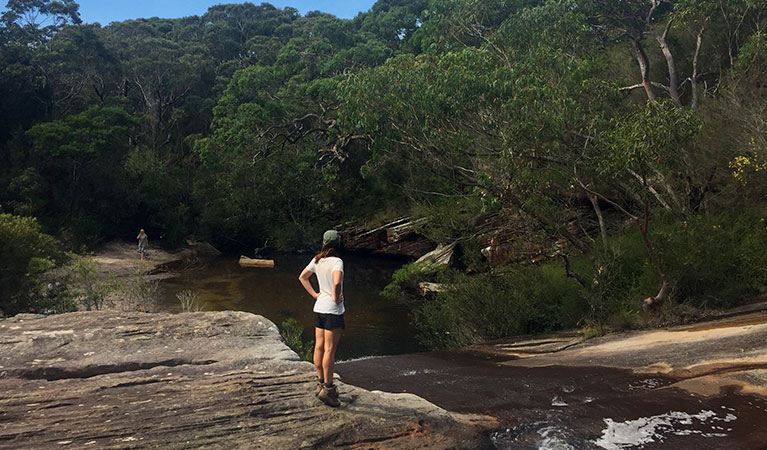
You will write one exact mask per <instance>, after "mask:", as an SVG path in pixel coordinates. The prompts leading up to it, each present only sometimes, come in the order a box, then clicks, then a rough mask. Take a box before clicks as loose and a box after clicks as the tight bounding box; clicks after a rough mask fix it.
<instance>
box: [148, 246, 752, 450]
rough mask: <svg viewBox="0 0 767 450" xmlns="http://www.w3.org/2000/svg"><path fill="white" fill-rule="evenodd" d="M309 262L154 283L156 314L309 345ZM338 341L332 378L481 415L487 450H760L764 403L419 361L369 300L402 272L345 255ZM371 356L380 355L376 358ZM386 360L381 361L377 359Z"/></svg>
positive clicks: (198, 273) (395, 314) (611, 376)
mask: <svg viewBox="0 0 767 450" xmlns="http://www.w3.org/2000/svg"><path fill="white" fill-rule="evenodd" d="M310 258H311V255H291V254H287V255H277V256H275V262H276V267H275V268H274V269H255V268H241V267H240V266H239V265H238V264H237V261H236V259H237V258H236V257H231V256H230V257H221V258H218V259H216V260H214V261H213V262H212V263H211V264H208V265H207V266H206V267H204V268H200V269H193V270H187V271H185V272H183V273H182V274H181V275H180V276H179V277H178V278H174V279H170V280H166V281H163V293H164V298H163V301H162V305H161V308H162V309H164V310H167V311H179V310H180V305H179V302H178V300H177V299H176V297H175V295H176V293H178V292H179V291H182V290H185V289H191V290H194V291H197V292H198V293H199V299H200V301H201V302H202V303H203V306H204V309H205V310H208V311H216V310H242V311H249V312H253V313H257V314H261V315H263V316H266V317H267V318H268V319H270V320H272V321H273V322H275V323H276V324H279V323H281V322H282V321H283V320H285V319H287V318H291V317H292V318H295V319H296V320H298V321H299V322H300V323H302V324H303V326H304V327H305V331H306V337H310V336H312V332H313V325H312V312H311V309H312V304H313V301H312V299H311V298H309V296H308V295H307V294H306V293H305V292H304V291H303V288H302V287H301V285H300V284H299V282H298V279H297V277H298V274H299V273H300V272H301V269H302V268H303V267H304V266H305V265H306V263H308V261H309V259H310ZM344 262H345V269H346V275H345V281H344V293H345V297H346V302H347V304H346V308H347V312H346V325H347V328H346V332H345V335H344V338H342V340H341V345H340V346H339V350H338V357H339V359H340V360H347V361H346V362H341V363H339V364H338V365H337V372H338V373H339V374H340V376H341V377H342V379H343V381H344V382H346V383H350V384H353V385H355V386H360V387H362V388H366V389H378V390H383V391H388V392H410V393H413V394H416V395H419V396H421V397H423V398H425V399H427V400H429V401H431V402H433V403H435V404H437V405H439V406H441V407H443V408H445V409H448V410H451V411H457V412H466V413H477V414H487V415H491V416H493V417H496V418H497V419H498V422H499V424H500V426H499V428H498V429H496V430H494V431H492V432H490V433H488V435H487V447H488V448H493V449H523V450H524V449H536V450H580V449H608V450H619V449H691V450H704V449H749V450H751V449H755V450H756V449H767V426H765V424H767V399H765V398H764V397H760V396H754V395H741V394H739V393H737V392H733V391H730V392H726V393H724V394H723V395H718V396H713V397H702V396H698V395H693V394H690V393H687V392H686V391H683V390H681V389H677V388H674V387H672V386H670V385H671V383H672V382H673V381H674V380H671V379H669V378H666V377H664V376H662V375H647V376H643V375H637V374H633V373H631V372H630V371H625V370H618V369H609V368H604V367H542V368H523V367H513V366H509V365H504V364H501V363H500V361H498V360H494V359H492V358H491V357H488V356H487V355H484V354H476V353H472V352H468V351H452V352H426V353H415V352H418V351H419V350H421V349H419V348H418V345H417V344H416V342H415V339H414V334H415V331H414V330H413V329H412V327H411V326H410V320H409V317H408V315H409V310H408V309H407V308H406V307H404V306H403V305H399V304H397V303H394V302H391V301H389V300H386V299H384V298H382V297H381V296H380V295H379V294H378V293H379V292H380V291H381V289H382V288H383V287H384V286H385V285H386V284H387V283H388V282H389V280H390V279H391V274H392V273H393V272H394V271H395V270H396V269H397V268H399V267H400V266H401V264H402V263H403V262H402V261H398V260H391V259H383V258H374V257H361V256H355V255H347V256H346V257H345V258H344ZM377 355H379V356H377ZM380 355H388V356H380Z"/></svg>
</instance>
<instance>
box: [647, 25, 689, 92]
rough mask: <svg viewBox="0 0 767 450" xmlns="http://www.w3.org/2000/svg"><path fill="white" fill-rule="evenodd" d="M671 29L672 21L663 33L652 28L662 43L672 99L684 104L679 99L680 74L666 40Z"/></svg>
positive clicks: (656, 37)
mask: <svg viewBox="0 0 767 450" xmlns="http://www.w3.org/2000/svg"><path fill="white" fill-rule="evenodd" d="M670 29H671V21H670V20H669V21H668V23H667V24H666V28H665V29H664V30H663V34H658V33H657V32H656V31H655V27H653V28H652V32H653V34H654V35H655V40H657V41H658V44H659V45H660V50H661V52H662V53H663V57H664V58H665V59H666V66H667V67H668V93H669V95H671V99H672V100H674V103H676V106H682V101H681V100H680V99H679V76H678V75H677V71H676V63H675V62H674V55H672V54H671V49H670V48H669V46H668V43H667V42H666V37H667V36H668V31H669V30H670Z"/></svg>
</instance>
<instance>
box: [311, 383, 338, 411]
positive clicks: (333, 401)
mask: <svg viewBox="0 0 767 450" xmlns="http://www.w3.org/2000/svg"><path fill="white" fill-rule="evenodd" d="M317 398H319V399H320V400H322V403H324V404H326V405H328V406H333V407H336V406H340V405H341V402H340V401H339V400H338V390H337V389H336V387H335V386H327V385H323V386H322V389H321V390H320V393H319V394H317Z"/></svg>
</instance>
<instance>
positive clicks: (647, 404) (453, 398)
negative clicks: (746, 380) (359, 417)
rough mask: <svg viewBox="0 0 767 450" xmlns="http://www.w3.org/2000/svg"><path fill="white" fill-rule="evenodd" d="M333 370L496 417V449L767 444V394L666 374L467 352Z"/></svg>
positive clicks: (369, 385) (756, 448) (693, 449)
mask: <svg viewBox="0 0 767 450" xmlns="http://www.w3.org/2000/svg"><path fill="white" fill-rule="evenodd" d="M383 368H385V369H383ZM336 370H337V371H338V373H339V374H340V376H341V378H342V380H343V381H344V382H346V383H349V384H352V385H355V386H360V387H362V388H365V389H378V390H382V391H387V392H409V393H412V394H416V395H418V396H420V397H423V398H425V399H426V400H429V401H431V402H432V403H435V404H436V405H439V406H441V407H443V408H445V409H447V410H451V411H458V412H466V413H475V414H486V415H490V416H493V417H496V418H497V419H498V422H499V424H500V426H499V428H498V429H497V430H494V431H492V432H491V433H489V434H488V441H489V448H496V449H520V450H526V449H536V450H580V449H609V450H620V449H648V450H649V449H682V450H684V449H689V450H705V449H733V450H735V449H749V450H752V449H753V450H760V449H767V398H765V397H761V396H758V395H741V394H739V393H737V392H735V391H733V390H732V389H730V390H729V391H726V392H723V393H721V394H720V395H715V396H712V397H704V396H699V395H694V394H690V393H689V392H686V391H683V390H681V389H677V388H674V387H672V386H670V385H671V384H672V383H673V382H674V380H672V379H670V378H668V377H664V376H663V375H655V374H653V375H641V374H639V375H638V374H634V373H632V372H631V371H628V370H620V369H611V368H605V367H559V366H551V367H539V368H526V367H517V366H509V365H505V364H501V363H500V362H499V361H496V360H493V359H492V358H489V357H487V356H486V355H483V354H476V353H472V352H468V351H454V352H429V353H420V354H413V355H397V356H385V357H380V358H370V359H364V360H358V361H349V362H345V363H341V364H339V365H338V366H336Z"/></svg>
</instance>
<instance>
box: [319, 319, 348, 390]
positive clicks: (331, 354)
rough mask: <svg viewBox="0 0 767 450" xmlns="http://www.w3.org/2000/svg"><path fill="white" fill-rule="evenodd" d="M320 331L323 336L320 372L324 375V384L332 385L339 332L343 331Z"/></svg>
mask: <svg viewBox="0 0 767 450" xmlns="http://www.w3.org/2000/svg"><path fill="white" fill-rule="evenodd" d="M322 331H324V334H325V336H324V339H323V340H324V341H325V351H324V354H323V357H322V370H323V373H324V375H325V384H333V372H334V371H335V368H336V348H337V347H338V341H339V340H340V339H341V332H342V331H343V330H342V329H341V328H336V329H334V330H322ZM315 355H316V352H315ZM315 358H316V357H315ZM315 361H316V359H315ZM315 365H316V363H315Z"/></svg>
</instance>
